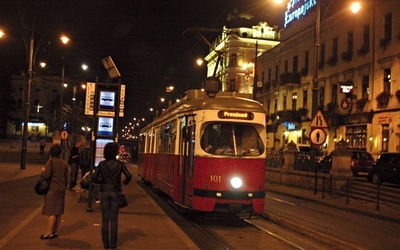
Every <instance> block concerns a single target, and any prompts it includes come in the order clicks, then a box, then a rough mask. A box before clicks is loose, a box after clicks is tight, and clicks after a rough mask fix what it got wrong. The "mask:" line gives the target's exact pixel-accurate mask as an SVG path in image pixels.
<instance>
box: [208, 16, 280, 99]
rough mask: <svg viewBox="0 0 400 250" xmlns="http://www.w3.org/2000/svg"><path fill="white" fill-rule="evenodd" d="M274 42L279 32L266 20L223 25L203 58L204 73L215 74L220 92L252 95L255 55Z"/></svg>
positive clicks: (277, 42) (276, 40)
mask: <svg viewBox="0 0 400 250" xmlns="http://www.w3.org/2000/svg"><path fill="white" fill-rule="evenodd" d="M278 44H279V34H278V33H277V32H276V31H275V30H274V28H273V27H270V26H268V24H267V23H266V22H260V23H259V24H258V25H256V26H253V27H252V28H245V27H243V28H232V29H228V28H226V27H224V28H223V32H222V34H221V35H220V36H219V37H218V38H217V39H216V40H215V41H214V42H213V47H214V48H212V49H210V53H209V54H208V55H207V56H206V58H205V60H206V61H207V76H214V75H215V76H216V77H218V78H219V79H220V80H221V83H222V90H223V91H236V92H239V93H248V94H253V87H254V86H255V85H256V84H257V81H255V78H254V76H255V69H256V68H255V64H256V62H255V58H257V56H258V55H261V54H262V53H264V52H265V51H268V50H270V49H272V48H273V47H275V46H276V45H278ZM256 55H257V56H256Z"/></svg>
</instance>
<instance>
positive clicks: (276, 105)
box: [274, 98, 278, 113]
mask: <svg viewBox="0 0 400 250" xmlns="http://www.w3.org/2000/svg"><path fill="white" fill-rule="evenodd" d="M274 112H275V113H276V112H278V98H275V103H274Z"/></svg>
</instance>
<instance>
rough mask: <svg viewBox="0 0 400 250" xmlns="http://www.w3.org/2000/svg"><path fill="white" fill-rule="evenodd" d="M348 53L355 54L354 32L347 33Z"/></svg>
mask: <svg viewBox="0 0 400 250" xmlns="http://www.w3.org/2000/svg"><path fill="white" fill-rule="evenodd" d="M347 52H348V53H349V54H351V53H353V31H350V32H348V33H347Z"/></svg>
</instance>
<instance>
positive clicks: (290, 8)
mask: <svg viewBox="0 0 400 250" xmlns="http://www.w3.org/2000/svg"><path fill="white" fill-rule="evenodd" d="M317 1H318V0H290V1H289V3H288V4H287V10H286V11H285V25H284V26H285V28H286V27H287V26H288V24H290V23H291V22H292V21H294V20H298V19H300V18H301V17H304V16H306V15H307V11H308V10H310V9H311V8H312V7H314V6H315V5H317Z"/></svg>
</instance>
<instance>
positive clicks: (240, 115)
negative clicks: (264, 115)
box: [218, 111, 254, 120]
mask: <svg viewBox="0 0 400 250" xmlns="http://www.w3.org/2000/svg"><path fill="white" fill-rule="evenodd" d="M218 117H219V118H221V119H241V120H253V119H254V114H253V113H251V112H241V111H219V112H218Z"/></svg>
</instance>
